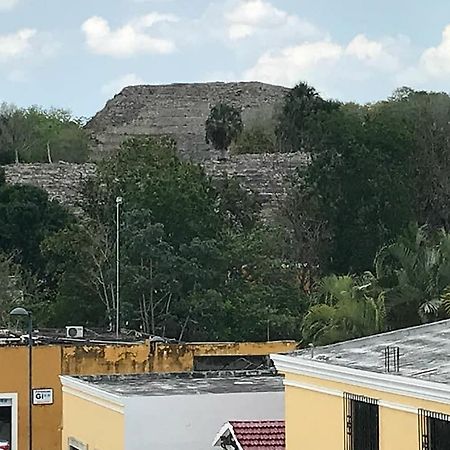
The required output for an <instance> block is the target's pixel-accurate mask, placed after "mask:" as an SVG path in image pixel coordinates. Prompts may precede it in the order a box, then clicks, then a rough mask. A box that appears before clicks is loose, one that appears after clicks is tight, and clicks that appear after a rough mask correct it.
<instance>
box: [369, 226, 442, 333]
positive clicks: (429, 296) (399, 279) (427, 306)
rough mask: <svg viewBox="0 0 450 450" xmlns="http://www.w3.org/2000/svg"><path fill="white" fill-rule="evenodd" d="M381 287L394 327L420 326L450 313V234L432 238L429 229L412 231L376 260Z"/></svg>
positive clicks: (422, 228)
mask: <svg viewBox="0 0 450 450" xmlns="http://www.w3.org/2000/svg"><path fill="white" fill-rule="evenodd" d="M375 263H376V266H377V272H378V278H379V281H380V284H381V285H383V286H385V288H386V306H387V309H388V316H389V321H390V324H391V325H392V326H394V327H398V326H410V325H416V324H418V323H421V322H429V321H432V320H435V319H436V318H438V317H439V314H440V313H441V312H442V311H443V310H444V309H446V310H447V312H448V313H450V234H447V233H445V232H444V231H441V232H438V233H436V234H435V236H433V237H429V235H428V233H427V230H426V228H425V227H412V228H410V229H409V230H408V232H407V234H405V235H404V236H402V237H401V238H400V239H399V240H398V241H397V242H395V243H393V244H391V245H388V246H386V247H384V248H383V249H381V251H380V252H379V254H378V255H377V258H376V261H375Z"/></svg>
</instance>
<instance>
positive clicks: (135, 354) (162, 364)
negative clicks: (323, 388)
mask: <svg viewBox="0 0 450 450" xmlns="http://www.w3.org/2000/svg"><path fill="white" fill-rule="evenodd" d="M295 347H296V343H295V342H294V341H280V342H268V343H251V342H248V343H198V344H164V343H155V344H152V345H151V346H150V345H149V344H148V343H147V342H143V343H136V344H128V345H127V344H117V345H73V346H72V345H68V346H64V345H39V346H35V347H34V348H33V355H34V356H33V387H34V388H50V389H53V395H54V403H53V404H52V405H42V406H34V407H33V419H34V424H33V430H34V433H33V434H34V449H33V450H60V448H61V430H62V392H61V383H60V380H59V376H60V375H109V374H139V373H145V372H186V371H191V370H193V367H194V358H195V357H196V356H202V355H204V356H208V355H216V354H217V355H222V356H223V355H269V354H271V353H277V352H279V353H281V352H287V351H291V350H294V349H295ZM0 394H2V397H3V394H11V395H12V396H15V395H17V401H18V407H17V412H18V447H17V446H16V447H13V448H12V450H27V445H28V347H26V346H0Z"/></svg>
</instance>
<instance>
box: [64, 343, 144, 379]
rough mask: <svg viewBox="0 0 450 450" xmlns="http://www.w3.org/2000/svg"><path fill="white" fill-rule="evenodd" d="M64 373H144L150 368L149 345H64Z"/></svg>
mask: <svg viewBox="0 0 450 450" xmlns="http://www.w3.org/2000/svg"><path fill="white" fill-rule="evenodd" d="M62 352H63V356H62V368H61V372H62V374H63V375H105V374H116V373H122V374H124V373H144V372H147V371H148V370H149V358H148V345H147V344H136V345H102V346H100V345H83V346H77V347H63V349H62Z"/></svg>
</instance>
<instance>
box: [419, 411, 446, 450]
mask: <svg viewBox="0 0 450 450" xmlns="http://www.w3.org/2000/svg"><path fill="white" fill-rule="evenodd" d="M419 444H420V450H450V416H448V415H447V414H441V413H436V412H432V411H426V410H424V409H419Z"/></svg>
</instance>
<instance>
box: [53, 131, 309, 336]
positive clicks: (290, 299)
mask: <svg viewBox="0 0 450 450" xmlns="http://www.w3.org/2000/svg"><path fill="white" fill-rule="evenodd" d="M84 194H85V206H84V209H85V211H86V213H87V217H85V218H84V219H83V221H82V222H81V223H78V224H75V225H72V226H70V227H68V228H66V229H64V230H62V231H60V232H58V233H56V234H54V235H53V236H52V237H51V238H49V239H48V240H47V241H46V242H45V245H44V248H45V255H46V257H47V260H48V261H49V263H48V266H47V269H48V272H49V274H54V275H56V277H57V283H58V288H57V291H56V299H55V302H54V304H53V309H52V313H53V315H52V320H53V321H54V322H53V323H57V324H59V325H63V324H64V320H66V317H76V318H77V320H78V322H79V323H89V324H90V325H91V326H96V325H97V326H102V325H107V326H110V327H112V326H113V322H114V321H113V318H114V316H115V250H116V248H115V236H116V234H115V233H116V231H115V222H114V218H115V198H116V197H117V196H121V197H123V199H124V203H123V206H122V213H121V223H120V229H121V243H120V251H121V255H122V256H121V275H122V283H121V304H122V307H121V311H122V320H123V324H124V325H126V326H127V327H129V328H133V329H141V330H142V331H144V332H146V333H150V334H160V335H164V336H171V337H177V338H180V339H181V338H185V339H186V338H189V339H264V338H266V337H267V336H269V337H276V338H281V337H289V336H290V337H295V336H297V335H298V330H299V328H300V321H301V317H302V315H303V313H304V311H305V310H306V307H307V299H306V298H305V296H304V295H302V290H301V289H300V286H299V283H298V280H297V278H296V276H295V275H296V271H295V269H293V268H292V267H291V266H290V265H289V264H288V261H287V260H286V259H285V258H284V256H283V254H282V251H281V249H280V247H279V246H278V244H277V241H276V239H275V236H274V234H273V233H272V232H270V231H269V230H266V229H264V228H262V227H261V226H260V224H259V221H258V218H257V212H258V206H257V204H256V203H255V202H254V201H253V200H252V199H251V198H250V197H249V196H248V195H247V194H246V193H244V192H243V191H242V190H241V188H240V187H239V185H238V184H237V183H235V182H233V180H225V182H224V183H222V184H221V185H219V186H214V185H213V183H212V181H211V180H210V179H209V178H208V177H207V176H206V175H205V173H204V172H203V169H202V168H200V166H198V165H195V164H192V163H188V162H182V161H180V160H179V159H178V157H177V156H176V154H175V148H174V144H173V142H172V141H170V140H165V139H147V140H131V141H128V142H127V143H125V144H124V145H123V146H122V147H121V149H120V150H119V151H118V152H117V153H116V154H115V155H114V156H113V157H112V158H111V159H109V160H107V161H104V162H103V163H101V164H100V165H99V167H98V172H97V176H96V178H95V179H93V180H92V181H91V182H90V183H89V184H88V185H87V186H86V189H85V193H84ZM80 292H83V296H82V297H81V296H80V295H79V293H80ZM80 306H82V307H81V308H80Z"/></svg>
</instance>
